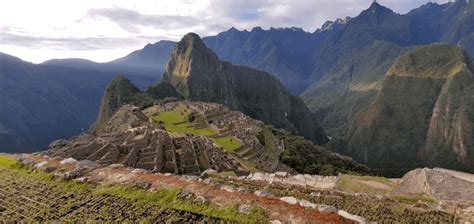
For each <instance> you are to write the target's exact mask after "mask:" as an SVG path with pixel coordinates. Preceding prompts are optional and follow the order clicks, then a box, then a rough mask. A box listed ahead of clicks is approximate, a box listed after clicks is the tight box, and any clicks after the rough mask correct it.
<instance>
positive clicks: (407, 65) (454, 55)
mask: <svg viewBox="0 0 474 224" xmlns="http://www.w3.org/2000/svg"><path fill="white" fill-rule="evenodd" d="M472 67H473V66H472V63H471V59H470V58H469V56H468V54H467V53H466V52H465V51H464V50H463V49H462V48H460V47H457V46H450V45H447V44H431V45H427V46H424V47H421V48H417V49H415V50H413V51H410V52H407V53H405V54H404V55H402V56H400V57H399V59H397V60H396V61H395V62H394V63H393V65H392V67H391V68H390V69H389V71H388V72H387V74H388V75H395V76H413V77H422V78H437V79H444V78H447V77H448V76H450V75H452V74H455V73H457V72H458V71H459V70H460V69H463V68H464V69H468V70H472Z"/></svg>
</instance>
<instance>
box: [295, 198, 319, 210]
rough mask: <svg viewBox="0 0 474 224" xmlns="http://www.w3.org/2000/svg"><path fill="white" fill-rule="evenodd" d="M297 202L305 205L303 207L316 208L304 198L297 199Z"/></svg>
mask: <svg viewBox="0 0 474 224" xmlns="http://www.w3.org/2000/svg"><path fill="white" fill-rule="evenodd" d="M298 204H299V205H301V206H303V207H305V208H314V209H316V208H317V207H318V206H317V205H316V204H314V203H312V202H309V201H306V200H304V199H303V200H299V201H298Z"/></svg>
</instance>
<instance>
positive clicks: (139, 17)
mask: <svg viewBox="0 0 474 224" xmlns="http://www.w3.org/2000/svg"><path fill="white" fill-rule="evenodd" d="M87 17H89V18H92V19H95V18H105V19H108V20H110V21H112V22H115V23H117V24H118V25H119V26H120V27H122V28H123V29H125V30H127V31H129V32H132V33H141V30H140V26H147V27H153V28H158V29H176V28H183V27H191V26H194V25H196V23H197V22H199V19H198V18H196V17H193V16H178V15H146V14H141V13H139V12H138V11H135V10H130V9H124V8H120V7H113V8H105V9H91V10H89V11H88V12H87Z"/></svg>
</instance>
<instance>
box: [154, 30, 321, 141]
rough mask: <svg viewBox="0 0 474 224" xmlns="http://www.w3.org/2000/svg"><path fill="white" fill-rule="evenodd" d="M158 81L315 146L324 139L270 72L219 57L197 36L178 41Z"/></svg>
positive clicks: (306, 112)
mask: <svg viewBox="0 0 474 224" xmlns="http://www.w3.org/2000/svg"><path fill="white" fill-rule="evenodd" d="M161 82H166V83H170V84H171V85H173V86H174V87H175V89H176V90H177V91H178V92H179V93H180V94H182V95H183V96H184V97H185V98H186V99H189V100H197V101H204V102H216V103H220V104H223V105H226V106H228V107H229V108H231V109H233V110H239V111H242V112H243V113H245V114H247V115H249V116H250V117H252V118H255V119H258V120H262V121H264V122H266V123H268V124H271V125H273V126H275V127H277V128H283V129H286V130H289V131H292V132H294V133H296V134H299V135H302V136H304V137H306V138H307V139H309V140H311V141H313V142H315V143H317V144H324V143H325V142H327V137H326V135H325V134H324V131H323V129H322V128H321V127H320V126H319V124H318V123H317V121H316V119H315V117H314V115H313V114H312V113H311V112H310V111H309V109H308V108H307V107H306V105H305V104H304V103H303V101H302V100H301V99H299V98H298V97H296V96H293V95H291V94H290V93H289V92H288V91H287V90H286V88H285V87H284V86H283V85H282V84H281V83H280V81H279V80H278V79H277V78H276V77H275V76H273V75H270V74H268V73H266V72H264V71H260V70H257V69H252V68H248V67H245V66H235V65H232V64H231V63H229V62H225V61H221V60H219V58H218V57H217V56H216V54H215V53H213V52H212V50H210V49H209V48H207V47H206V45H205V44H204V42H203V41H202V40H201V38H200V37H199V36H198V35H196V34H193V33H190V34H187V35H186V36H184V37H183V39H182V40H181V41H180V42H178V44H177V45H176V48H175V49H174V50H173V53H172V55H171V57H170V60H169V61H168V65H167V66H166V70H165V72H164V74H163V78H162V80H161Z"/></svg>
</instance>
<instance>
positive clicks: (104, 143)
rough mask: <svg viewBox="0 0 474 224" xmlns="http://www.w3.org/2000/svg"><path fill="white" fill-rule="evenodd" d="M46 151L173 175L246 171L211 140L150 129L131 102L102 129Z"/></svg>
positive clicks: (63, 142) (54, 143)
mask: <svg viewBox="0 0 474 224" xmlns="http://www.w3.org/2000/svg"><path fill="white" fill-rule="evenodd" d="M46 154H47V155H49V156H52V157H56V156H59V157H63V158H68V157H72V158H74V159H77V160H90V161H95V162H98V163H99V164H101V165H104V166H105V165H110V164H123V165H124V166H128V167H136V168H142V169H146V170H151V171H154V172H163V173H173V174H191V175H199V174H201V172H203V171H204V170H206V169H208V168H211V169H215V170H217V171H246V170H245V169H244V168H242V167H240V166H239V163H238V162H237V161H236V159H235V157H234V156H233V155H231V154H230V153H228V152H226V151H225V150H223V149H222V148H221V147H219V146H217V145H216V144H215V143H214V142H213V141H212V139H210V138H208V137H204V136H195V135H185V136H181V137H177V136H174V135H171V134H170V133H168V132H166V131H164V130H160V129H156V128H153V124H152V123H151V121H150V119H149V118H148V117H147V116H146V115H144V114H143V113H142V111H141V110H139V109H138V108H136V107H133V106H130V105H126V106H123V107H122V108H121V109H120V110H119V111H118V112H116V113H115V114H114V116H113V117H112V118H111V119H110V120H109V121H108V122H107V126H106V128H105V131H104V132H102V133H94V134H83V135H80V136H78V137H76V138H73V139H71V140H57V141H54V142H52V143H51V144H50V146H49V150H48V151H47V152H46Z"/></svg>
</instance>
